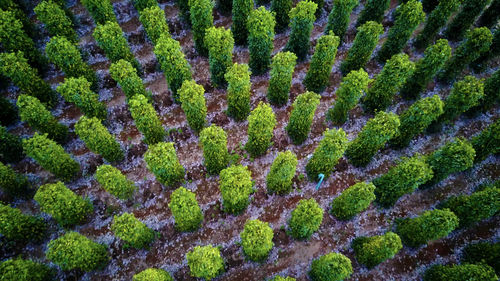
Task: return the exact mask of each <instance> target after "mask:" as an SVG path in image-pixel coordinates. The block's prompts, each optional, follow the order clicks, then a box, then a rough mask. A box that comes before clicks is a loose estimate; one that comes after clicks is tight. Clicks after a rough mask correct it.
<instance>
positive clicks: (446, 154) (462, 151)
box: [427, 138, 476, 183]
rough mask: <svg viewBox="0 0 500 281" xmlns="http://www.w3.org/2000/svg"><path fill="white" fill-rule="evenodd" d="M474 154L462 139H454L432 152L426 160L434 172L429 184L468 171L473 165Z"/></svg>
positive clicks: (469, 145) (472, 149)
mask: <svg viewBox="0 0 500 281" xmlns="http://www.w3.org/2000/svg"><path fill="white" fill-rule="evenodd" d="M475 155H476V152H475V151H474V148H473V147H472V145H471V144H470V143H469V142H468V141H467V140H464V139H460V138H458V139H455V140H453V141H451V142H447V143H446V144H445V145H444V146H442V147H441V148H439V149H438V150H436V151H434V152H433V153H431V154H430V155H429V157H428V158H427V163H429V165H430V166H431V168H432V171H433V172H434V177H433V178H432V182H431V183H437V182H440V181H441V180H443V179H445V178H446V177H448V176H449V175H450V174H452V173H457V172H461V171H464V170H467V169H469V168H470V167H472V165H473V164H474V157H475Z"/></svg>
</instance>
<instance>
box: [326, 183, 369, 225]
mask: <svg viewBox="0 0 500 281" xmlns="http://www.w3.org/2000/svg"><path fill="white" fill-rule="evenodd" d="M374 191H375V185H373V184H372V183H365V182H358V183H356V184H354V185H352V186H350V187H349V188H347V189H346V190H344V191H343V192H342V194H340V196H338V197H337V198H335V199H333V201H332V209H331V210H330V213H331V214H332V215H334V216H335V217H337V218H339V219H341V220H350V219H352V218H353V217H354V216H356V215H357V214H359V213H361V212H362V211H364V210H366V209H367V208H368V206H370V203H371V202H372V201H373V200H375V194H374V193H373V192H374Z"/></svg>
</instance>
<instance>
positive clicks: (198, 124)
mask: <svg viewBox="0 0 500 281" xmlns="http://www.w3.org/2000/svg"><path fill="white" fill-rule="evenodd" d="M179 95H180V101H181V107H182V110H183V111H184V114H186V118H187V121H188V124H189V126H190V127H191V129H193V130H194V131H196V132H199V131H201V129H203V127H204V126H205V123H206V122H207V121H206V118H207V106H206V105H205V96H204V95H205V89H203V86H201V85H198V84H196V82H195V81H194V80H184V82H183V83H182V87H181V88H180V89H179Z"/></svg>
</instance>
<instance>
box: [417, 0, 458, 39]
mask: <svg viewBox="0 0 500 281" xmlns="http://www.w3.org/2000/svg"><path fill="white" fill-rule="evenodd" d="M460 2H461V0H445V1H439V4H438V6H437V7H436V9H434V10H433V11H432V13H431V14H430V15H429V16H428V17H427V20H426V21H425V26H424V29H423V30H422V32H420V34H419V35H418V37H417V39H416V41H415V46H417V47H418V48H425V47H427V45H429V43H430V42H432V41H433V40H434V37H436V35H437V34H438V32H439V30H440V29H441V27H443V26H444V25H445V24H446V22H448V18H449V17H450V16H451V14H452V13H453V12H455V11H456V10H457V9H458V6H459V5H460Z"/></svg>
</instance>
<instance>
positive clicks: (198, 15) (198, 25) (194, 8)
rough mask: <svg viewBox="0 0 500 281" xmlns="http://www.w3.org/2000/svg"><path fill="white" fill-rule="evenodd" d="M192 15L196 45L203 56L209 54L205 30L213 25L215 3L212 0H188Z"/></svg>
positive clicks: (192, 28) (192, 27) (192, 29)
mask: <svg viewBox="0 0 500 281" xmlns="http://www.w3.org/2000/svg"><path fill="white" fill-rule="evenodd" d="M188 3H189V14H190V17H191V31H192V32H193V40H194V47H195V48H196V51H197V52H198V54H200V55H201V56H207V55H208V49H207V45H206V44H205V41H204V40H205V31H206V30H207V28H210V27H212V26H213V22H214V18H213V16H212V9H213V4H212V1H210V0H188Z"/></svg>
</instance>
